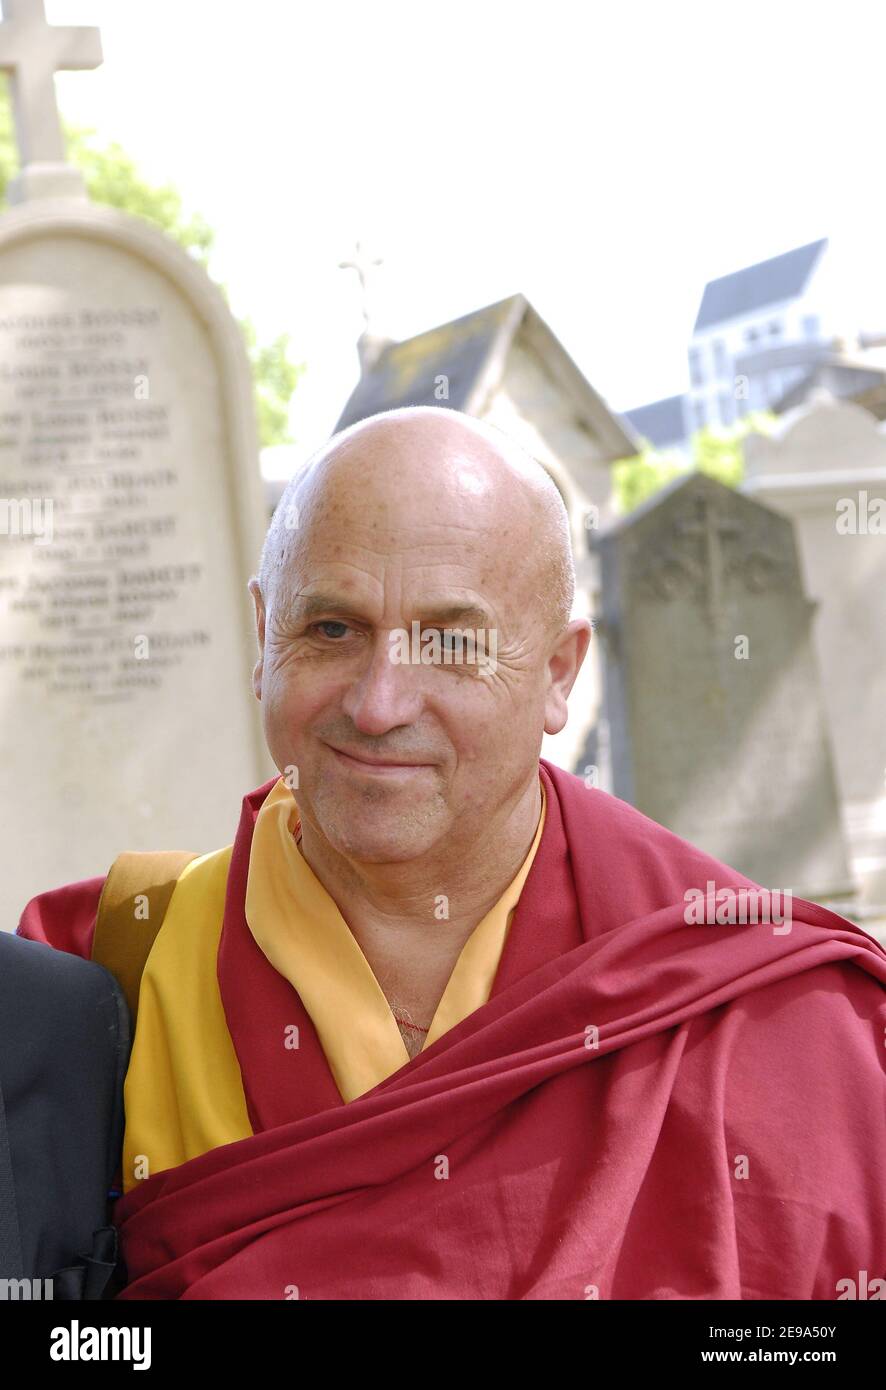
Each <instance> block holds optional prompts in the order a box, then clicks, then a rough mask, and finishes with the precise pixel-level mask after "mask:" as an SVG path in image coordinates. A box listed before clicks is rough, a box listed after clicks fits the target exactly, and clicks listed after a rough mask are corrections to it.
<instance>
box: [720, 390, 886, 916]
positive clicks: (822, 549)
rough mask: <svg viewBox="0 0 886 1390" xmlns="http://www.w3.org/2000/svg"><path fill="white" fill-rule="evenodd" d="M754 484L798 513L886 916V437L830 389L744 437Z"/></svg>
mask: <svg viewBox="0 0 886 1390" xmlns="http://www.w3.org/2000/svg"><path fill="white" fill-rule="evenodd" d="M744 447H745V464H746V468H745V483H744V485H743V491H744V492H745V493H746V495H748V496H750V497H754V498H756V499H757V500H758V501H760V502H763V503H765V504H766V505H767V506H769V507H772V508H774V509H775V510H776V511H779V512H781V513H783V514H784V515H785V516H788V517H790V519H791V520H792V522H793V524H794V529H795V531H796V535H797V544H798V546H799V550H800V557H801V561H802V565H803V574H804V579H805V583H806V587H807V590H808V592H809V595H810V597H811V598H812V599H813V600H814V601H815V602H816V603H817V604H818V605H819V609H818V614H817V616H816V620H815V625H814V637H815V643H816V649H817V653H818V665H819V670H820V671H821V679H822V688H823V692H824V700H825V706H826V708H827V712H828V719H829V724H830V728H831V733H832V736H833V743H834V758H835V767H836V774H837V785H838V787H839V789H840V794H841V803H842V808H843V818H844V831H845V835H846V840H847V843H848V845H849V851H850V855H851V860H852V869H853V874H854V877H855V879H856V880H857V882H858V885H859V898H860V905H861V907H862V908H863V909H865V910H867V911H869V912H879V913H882V914H886V433H884V426H883V425H881V424H880V423H879V422H878V421H877V420H876V419H875V418H874V417H873V415H870V414H869V413H868V411H866V410H863V409H862V408H861V407H860V406H857V405H853V404H851V403H849V402H837V401H835V400H834V398H833V397H832V396H829V395H828V394H827V393H823V394H822V393H819V394H818V395H817V396H816V397H815V398H814V399H811V400H810V401H809V402H808V404H806V405H803V406H801V407H800V408H799V409H797V410H794V411H791V412H790V413H789V414H788V415H786V416H784V417H783V418H782V420H780V421H779V424H778V426H777V429H776V431H775V433H774V434H773V435H772V436H771V437H765V436H763V435H749V436H748V438H747V440H746V441H745V446H744Z"/></svg>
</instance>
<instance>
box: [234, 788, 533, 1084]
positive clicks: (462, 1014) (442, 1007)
mask: <svg viewBox="0 0 886 1390" xmlns="http://www.w3.org/2000/svg"><path fill="white" fill-rule="evenodd" d="M539 785H540V786H541V782H539ZM541 794H542V809H541V815H540V816H539V821H538V827H537V829H536V832H535V838H534V839H533V842H532V845H531V846H530V849H529V852H528V854H527V855H526V858H525V859H524V861H523V863H522V865H521V866H520V869H519V870H518V872H517V874H516V876H515V877H514V879H513V880H512V881H511V883H510V884H509V886H508V887H507V888H506V889H505V892H504V893H503V894H502V896H501V897H500V898H499V900H498V902H497V903H496V904H495V906H494V907H493V908H491V909H490V911H489V912H488V913H487V914H486V916H485V917H484V918H483V920H482V921H481V922H480V923H479V924H478V925H477V926H476V927H475V928H474V930H473V931H472V933H471V935H470V936H469V937H468V939H467V941H466V942H465V945H464V947H463V948H462V951H461V954H460V955H459V957H458V960H457V961H456V963H455V968H454V970H453V972H452V974H451V976H450V977H449V983H448V984H447V986H446V989H445V991H444V993H443V997H442V998H441V1000H440V1002H439V1004H438V1005H437V1011H436V1013H435V1014H434V1017H433V1019H432V1021H431V1026H430V1029H429V1031H428V1035H427V1037H426V1038H425V1041H424V1044H423V1047H422V1051H424V1049H425V1048H426V1047H429V1046H430V1045H431V1043H433V1042H435V1041H436V1039H437V1038H439V1037H441V1036H442V1035H443V1034H444V1033H445V1032H447V1031H448V1030H449V1029H450V1028H454V1027H455V1025H456V1024H457V1023H461V1021H462V1019H463V1018H467V1016H468V1014H471V1013H473V1012H474V1010H475V1009H478V1008H479V1007H480V1005H481V1004H485V1003H486V1001H487V1000H488V998H489V994H490V991H491V989H492V983H493V980H494V979H495V972H496V970H497V969H498V964H499V961H500V959H501V953H502V950H503V948H504V944H505V938H506V936H507V932H508V927H509V926H510V922H511V917H512V916H513V913H514V909H515V908H516V906H517V902H518V899H519V897H520V893H521V892H522V889H523V884H524V883H525V881H526V877H527V875H528V873H529V870H530V868H531V867H532V861H533V859H534V858H535V853H536V850H537V849H538V845H539V842H540V840H541V834H542V829H543V827H544V817H545V799H544V787H543V786H542V787H541ZM298 819H299V816H298V806H297V804H296V801H295V797H294V795H293V793H292V791H291V790H290V788H289V787H287V785H286V782H285V780H284V779H283V778H282V777H281V778H280V780H279V781H278V782H277V784H276V786H275V787H274V788H273V790H272V791H271V792H270V794H269V795H268V796H267V797H266V799H265V801H264V803H263V804H262V807H261V810H260V811H259V814H258V819H257V821H256V824H255V830H254V832H253V838H252V849H251V851H250V856H249V874H248V878H247V885H246V921H247V922H248V923H249V929H250V931H251V932H252V935H253V937H254V938H255V941H256V944H257V945H258V946H259V948H260V949H261V951H262V952H263V953H264V955H265V956H266V957H267V959H268V960H269V961H270V963H271V965H273V967H274V969H275V970H276V971H277V972H278V973H279V974H280V975H282V976H283V977H284V978H285V979H287V980H288V981H289V983H290V984H291V985H292V987H293V989H295V990H296V991H297V992H298V994H299V996H300V998H301V1001H302V1003H303V1004H304V1006H305V1008H306V1010H307V1012H308V1014H309V1015H310V1018H311V1021H312V1023H313V1024H314V1027H315V1028H316V1030H317V1035H318V1037H319V1039H320V1044H321V1046H322V1048H323V1051H324V1053H325V1054H326V1060H327V1062H328V1063H329V1067H330V1070H331V1071H332V1074H333V1076H334V1077H335V1083H336V1085H337V1086H338V1089H339V1091H340V1092H341V1095H342V1099H343V1100H345V1101H349V1100H356V1098H357V1097H358V1096H362V1095H363V1094H364V1093H365V1092H366V1091H371V1090H372V1088H373V1087H374V1086H378V1085H379V1084H380V1083H381V1082H382V1081H384V1080H385V1079H386V1078H387V1077H389V1076H391V1075H392V1074H393V1073H394V1072H395V1071H399V1069H400V1068H401V1067H403V1066H405V1065H406V1063H407V1062H408V1061H409V1053H408V1052H407V1050H406V1044H405V1043H404V1041H403V1039H402V1037H401V1036H400V1030H399V1028H398V1027H397V1022H396V1020H395V1018H394V1015H393V1013H392V1011H391V1007H390V1005H389V1004H388V1001H387V999H386V998H385V995H384V993H383V991H382V988H381V985H380V984H379V983H378V981H377V979H376V978H375V975H374V974H373V973H372V968H371V966H370V964H369V962H368V961H367V959H366V957H365V956H364V954H363V952H362V950H361V949H360V946H359V945H358V943H357V940H356V937H355V936H354V935H353V933H352V932H351V929H350V927H349V926H348V924H347V923H346V922H345V920H344V918H343V917H342V915H341V913H340V912H339V910H338V908H337V907H336V905H335V902H334V901H333V899H332V898H331V897H330V895H329V894H328V893H327V892H326V889H325V888H324V887H323V885H322V884H321V883H320V881H319V879H318V878H317V877H316V875H315V874H314V872H313V871H312V869H311V867H310V865H309V864H308V863H307V861H306V860H305V859H304V858H303V856H302V854H301V852H300V850H299V849H298V846H297V844H296V839H295V834H296V831H297V829H298ZM441 929H443V928H441Z"/></svg>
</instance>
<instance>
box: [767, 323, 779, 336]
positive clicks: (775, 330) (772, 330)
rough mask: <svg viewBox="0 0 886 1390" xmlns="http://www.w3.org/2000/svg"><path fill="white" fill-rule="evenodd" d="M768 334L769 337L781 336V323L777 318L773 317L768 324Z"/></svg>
mask: <svg viewBox="0 0 886 1390" xmlns="http://www.w3.org/2000/svg"><path fill="white" fill-rule="evenodd" d="M769 336H770V338H780V337H781V324H780V323H779V321H778V319H773V320H772V322H771V323H770V325H769Z"/></svg>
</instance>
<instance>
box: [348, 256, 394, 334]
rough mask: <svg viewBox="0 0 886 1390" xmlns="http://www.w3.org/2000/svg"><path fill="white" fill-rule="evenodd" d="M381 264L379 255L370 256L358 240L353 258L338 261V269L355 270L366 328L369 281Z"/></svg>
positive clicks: (368, 307) (367, 324)
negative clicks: (375, 256)
mask: <svg viewBox="0 0 886 1390" xmlns="http://www.w3.org/2000/svg"><path fill="white" fill-rule="evenodd" d="M382 264H383V262H382V259H381V257H380V256H379V257H377V258H375V259H374V258H372V257H371V256H370V255H369V253H368V252H367V251H366V250H365V249H364V247H363V246H362V244H361V243H360V242H359V241H358V242H357V244H356V247H355V248H354V257H353V260H350V261H339V263H338V268H339V270H355V271H356V272H357V279H358V280H359V281H360V289H361V291H362V300H363V302H362V305H361V308H362V310H363V322H364V323H365V325H366V328H367V330H368V329H369V323H370V318H371V314H370V298H371V295H370V283H371V281H372V280H373V279H374V278H375V277H374V276H373V271H374V270H375V269H376V268H377V267H378V266H380V265H382Z"/></svg>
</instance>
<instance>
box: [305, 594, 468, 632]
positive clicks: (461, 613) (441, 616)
mask: <svg viewBox="0 0 886 1390" xmlns="http://www.w3.org/2000/svg"><path fill="white" fill-rule="evenodd" d="M292 611H293V613H294V614H295V615H296V616H297V617H298V618H299V619H300V620H303V621H305V622H307V621H308V620H309V619H310V618H313V617H314V616H315V615H316V614H317V613H339V614H341V615H342V616H344V617H349V618H357V619H359V620H360V621H361V622H365V621H366V615H365V613H363V612H361V611H360V609H359V607H357V606H355V604H354V603H353V602H352V600H350V599H345V598H341V597H339V596H338V595H336V594H308V595H306V596H305V597H297V598H296V599H295V600H294V602H293V605H292ZM421 612H422V618H421V621H422V622H426V623H438V624H442V625H444V626H445V625H454V624H455V623H459V622H460V623H465V624H467V625H469V626H471V627H486V628H492V627H494V626H495V623H494V621H493V618H492V614H491V613H490V612H489V611H488V610H487V609H486V608H483V607H482V605H480V604H477V603H457V602H455V603H452V602H445V601H444V602H441V603H437V604H429V605H427V606H425V607H423V608H422V610H421Z"/></svg>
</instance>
